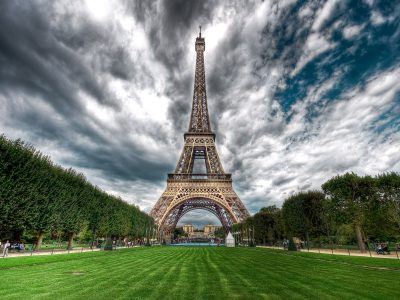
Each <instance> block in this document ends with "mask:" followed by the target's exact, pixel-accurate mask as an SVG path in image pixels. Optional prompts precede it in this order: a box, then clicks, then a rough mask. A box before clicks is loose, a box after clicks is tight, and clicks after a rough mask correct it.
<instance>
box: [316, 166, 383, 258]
mask: <svg viewBox="0 0 400 300" xmlns="http://www.w3.org/2000/svg"><path fill="white" fill-rule="evenodd" d="M322 189H323V190H324V192H325V194H326V195H327V200H328V207H329V212H330V214H331V215H332V216H333V218H334V219H335V220H336V222H337V223H338V224H351V225H352V226H353V228H354V231H355V234H356V238H357V243H358V247H359V249H360V251H361V252H365V243H364V241H365V239H364V236H363V230H362V226H363V223H364V221H365V214H366V211H367V210H368V204H369V203H370V201H371V200H372V199H373V197H374V192H375V189H374V180H373V178H372V177H370V176H365V177H359V176H358V175H356V174H354V173H346V174H344V175H338V176H336V177H334V178H332V179H330V180H328V181H327V182H325V183H324V184H323V185H322Z"/></svg>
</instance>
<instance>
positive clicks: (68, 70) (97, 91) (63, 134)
mask: <svg viewBox="0 0 400 300" xmlns="http://www.w3.org/2000/svg"><path fill="white" fill-rule="evenodd" d="M0 6H1V7H0V14H1V15H0V62H1V65H2V67H1V71H0V88H1V92H2V93H3V94H4V95H6V97H7V99H8V101H9V102H8V103H5V105H6V107H7V108H8V111H9V112H10V113H11V114H12V115H13V117H14V118H15V119H18V120H21V121H22V120H23V122H21V123H20V124H19V127H20V129H22V130H26V131H27V132H31V135H32V138H33V137H35V138H33V139H34V141H35V140H42V139H48V140H51V141H60V146H62V147H64V148H65V150H67V151H71V152H73V153H77V154H78V158H77V159H76V160H71V161H63V162H62V163H65V164H66V165H73V166H76V167H83V168H89V169H90V168H93V169H99V170H102V171H103V172H104V176H107V177H109V178H118V179H125V180H136V179H138V178H142V179H145V180H160V179H161V178H164V177H165V173H164V174H160V173H159V172H154V170H159V169H160V168H161V169H163V170H164V171H165V172H166V171H167V170H169V169H170V168H171V163H170V162H163V161H154V160H151V159H149V158H146V155H145V153H144V152H143V151H144V150H142V149H141V145H139V144H135V143H133V142H132V141H126V140H125V139H124V136H123V135H122V136H121V135H113V134H112V133H111V132H107V131H108V130H107V128H104V127H103V128H102V126H101V124H99V123H98V124H93V123H95V121H93V120H91V116H90V115H88V112H87V111H86V109H85V107H84V103H83V101H82V99H81V98H80V96H79V95H78V91H79V92H86V93H87V94H88V95H90V96H92V97H93V99H94V100H95V101H97V102H98V103H99V104H100V105H105V106H106V107H108V108H107V109H109V110H110V111H112V110H118V109H120V108H119V104H118V101H116V100H115V98H114V96H113V94H112V93H110V91H109V90H107V88H106V87H105V85H104V81H105V80H106V79H105V78H102V77H101V76H99V75H101V73H100V74H98V72H99V71H100V72H101V71H109V72H110V73H111V74H112V75H113V76H114V77H119V78H122V79H130V78H135V79H138V78H139V79H143V80H142V81H144V82H146V80H145V76H146V74H145V73H146V70H145V69H144V68H143V69H141V71H142V72H140V75H137V76H135V75H132V74H131V72H132V69H134V68H131V69H128V67H129V66H130V67H132V63H130V60H129V58H128V55H127V54H126V50H125V49H123V48H118V47H115V48H113V47H101V48H98V46H99V45H104V44H106V45H108V44H109V43H110V42H111V41H113V38H112V36H110V35H109V32H107V31H106V30H104V28H102V27H99V26H95V25H94V24H93V23H91V22H90V21H88V20H87V19H86V18H84V17H85V16H84V15H81V16H80V17H79V16H78V18H77V20H76V21H74V22H73V21H72V20H71V19H70V18H69V17H68V14H65V15H64V16H63V18H64V20H62V22H59V23H58V22H55V21H54V20H53V19H54V18H55V17H54V15H55V14H54V7H53V6H52V5H51V4H49V5H48V6H38V5H34V3H25V2H23V3H22V2H12V1H8V2H7V1H3V2H2V3H1V4H0ZM21 20H24V22H21ZM79 52H81V53H86V54H87V53H93V55H94V56H99V57H100V58H101V59H100V62H99V63H98V64H97V65H92V66H88V65H87V63H86V62H85V61H84V58H83V56H81V55H79ZM127 66H128V67H127ZM137 73H138V74H139V72H137ZM147 82H148V80H147ZM15 91H19V93H20V94H19V95H17V93H15ZM16 96H18V97H25V98H26V99H28V100H27V101H25V102H24V103H20V105H22V107H21V106H20V105H13V103H14V104H15V97H16ZM29 98H31V100H29ZM32 98H40V99H43V100H44V102H45V103H47V104H49V105H51V106H52V107H53V109H54V111H53V112H52V114H54V117H57V118H61V119H64V120H68V123H67V124H65V123H60V122H57V121H55V119H54V118H53V119H52V118H49V115H48V113H49V112H48V111H43V110H40V109H38V108H37V107H35V104H34V103H32V102H31V101H32V100H33V99H32ZM117 122H118V120H117ZM121 122H122V121H121ZM150 124H151V123H150ZM10 125H11V124H10ZM119 125H120V126H121V127H124V126H127V124H123V123H120V124H119ZM130 125H131V124H130ZM135 127H136V129H137V130H139V131H141V132H143V133H145V134H146V132H147V134H149V135H151V134H154V131H153V130H157V125H154V126H153V127H152V128H148V127H146V126H144V127H141V125H140V124H135ZM127 130H129V128H127ZM158 132H159V133H162V132H163V130H162V129H161V128H160V130H158ZM118 134H120V133H118ZM77 136H86V137H89V139H90V141H91V143H93V144H95V145H97V147H94V148H93V147H92V148H88V147H87V145H85V144H84V143H82V142H79V141H78V140H77V139H76V137H77ZM162 138H163V136H161V137H160V139H162ZM164 138H165V136H164ZM110 142H112V143H110ZM127 153H129V155H126V154H127Z"/></svg>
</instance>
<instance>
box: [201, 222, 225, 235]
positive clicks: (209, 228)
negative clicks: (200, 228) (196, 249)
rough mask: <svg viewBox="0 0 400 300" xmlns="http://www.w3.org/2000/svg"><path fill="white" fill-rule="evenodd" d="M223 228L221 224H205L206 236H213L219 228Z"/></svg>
mask: <svg viewBox="0 0 400 300" xmlns="http://www.w3.org/2000/svg"><path fill="white" fill-rule="evenodd" d="M219 228H221V226H217V225H212V224H207V225H206V226H204V235H205V236H213V235H214V233H215V231H216V230H217V229H219Z"/></svg>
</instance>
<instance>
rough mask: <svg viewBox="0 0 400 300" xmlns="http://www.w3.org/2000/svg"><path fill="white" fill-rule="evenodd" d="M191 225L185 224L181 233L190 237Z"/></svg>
mask: <svg viewBox="0 0 400 300" xmlns="http://www.w3.org/2000/svg"><path fill="white" fill-rule="evenodd" d="M193 229H194V228H193V225H192V224H185V225H183V232H184V233H187V234H188V235H190V234H191V233H192V232H193Z"/></svg>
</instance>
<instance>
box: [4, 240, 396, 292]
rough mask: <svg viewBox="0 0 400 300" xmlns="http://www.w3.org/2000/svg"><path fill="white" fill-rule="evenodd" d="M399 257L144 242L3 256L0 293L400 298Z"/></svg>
mask: <svg viewBox="0 0 400 300" xmlns="http://www.w3.org/2000/svg"><path fill="white" fill-rule="evenodd" d="M399 287H400V261H397V260H389V259H373V258H363V257H346V256H330V255H322V254H313V253H289V252H283V251H279V250H268V249H261V248H257V249H256V248H223V247H218V248H217V247H193V248H192V247H190V248H189V247H149V248H135V249H124V250H117V251H114V252H93V253H81V254H69V255H54V256H42V257H23V258H9V259H2V260H0V293H1V294H0V297H1V299H67V298H68V299H310V298H312V299H344V298H346V299H363V298H368V299H400V288H399Z"/></svg>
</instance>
